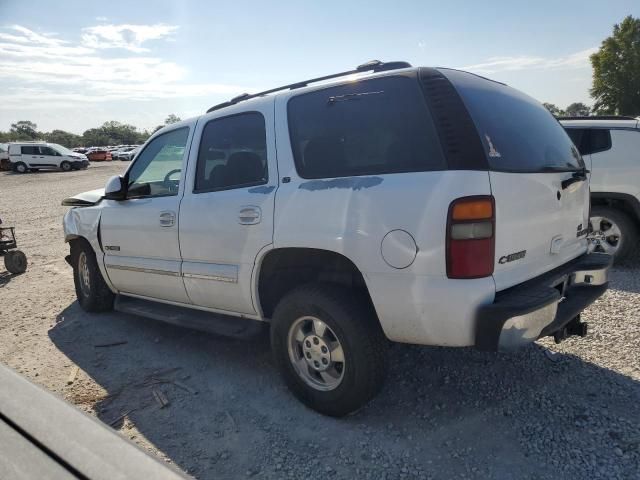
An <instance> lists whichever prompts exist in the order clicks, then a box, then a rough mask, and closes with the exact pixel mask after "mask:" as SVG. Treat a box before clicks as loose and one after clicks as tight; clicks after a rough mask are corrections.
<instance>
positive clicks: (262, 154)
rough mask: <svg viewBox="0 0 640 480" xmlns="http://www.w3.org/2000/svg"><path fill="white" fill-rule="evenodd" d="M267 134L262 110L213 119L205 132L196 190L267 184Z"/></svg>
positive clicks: (203, 190)
mask: <svg viewBox="0 0 640 480" xmlns="http://www.w3.org/2000/svg"><path fill="white" fill-rule="evenodd" d="M267 178H268V176H267V134H266V130H265V124H264V117H263V116H262V115H261V114H260V113H258V112H250V113H242V114H240V115H234V116H231V117H225V118H219V119H215V120H211V121H210V122H209V123H207V124H206V125H205V127H204V130H203V131H202V139H201V140H200V149H199V150H198V165H197V168H196V183H195V188H194V192H196V193H198V192H211V191H215V190H228V189H230V188H240V187H250V186H254V185H262V184H264V183H267Z"/></svg>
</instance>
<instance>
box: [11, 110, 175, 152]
mask: <svg viewBox="0 0 640 480" xmlns="http://www.w3.org/2000/svg"><path fill="white" fill-rule="evenodd" d="M179 121H181V119H180V117H178V116H177V115H174V114H171V115H169V116H168V117H167V118H166V119H165V121H164V124H162V125H158V126H157V127H156V128H154V129H153V130H151V131H149V130H138V129H137V127H135V126H133V125H129V124H126V123H120V122H117V121H115V120H111V121H108V122H104V123H103V124H102V125H101V126H100V127H97V128H90V129H88V130H85V131H84V133H83V134H82V135H77V134H75V133H71V132H67V131H64V130H52V131H50V132H41V131H39V130H38V125H36V124H35V123H33V122H31V121H29V120H20V121H17V122H16V123H12V124H11V129H10V130H9V131H8V132H2V131H0V143H6V142H15V141H25V140H27V141H38V140H40V141H46V142H50V143H58V144H60V145H64V146H65V147H67V148H74V147H81V146H83V147H103V146H106V145H138V144H142V143H144V142H145V141H146V140H147V138H149V137H150V136H151V135H152V134H153V133H154V132H156V131H157V130H159V129H161V128H162V127H164V126H165V125H170V124H172V123H176V122H179Z"/></svg>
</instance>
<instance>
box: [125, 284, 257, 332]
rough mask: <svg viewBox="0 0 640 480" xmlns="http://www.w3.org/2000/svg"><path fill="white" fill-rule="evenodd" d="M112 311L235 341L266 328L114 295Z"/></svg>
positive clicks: (219, 316) (185, 308) (240, 319)
mask: <svg viewBox="0 0 640 480" xmlns="http://www.w3.org/2000/svg"><path fill="white" fill-rule="evenodd" d="M114 309H115V310H117V311H118V312H122V313H129V314H131V315H137V316H140V317H145V318H151V319H153V320H159V321H161V322H165V323H170V324H172V325H177V326H179V327H185V328H192V329H194V330H200V331H203V332H208V333H213V334H215V335H222V336H225V337H231V338H238V339H248V338H252V337H255V336H257V335H259V334H260V333H261V332H263V331H264V330H265V329H266V328H267V327H268V325H267V323H266V322H261V321H258V320H252V319H248V318H242V317H232V316H230V315H222V314H219V313H211V312H205V311H203V310H195V309H193V308H187V307H178V306H176V305H169V304H166V303H160V302H153V301H151V300H143V299H139V298H133V297H127V296H124V295H117V296H116V301H115V305H114Z"/></svg>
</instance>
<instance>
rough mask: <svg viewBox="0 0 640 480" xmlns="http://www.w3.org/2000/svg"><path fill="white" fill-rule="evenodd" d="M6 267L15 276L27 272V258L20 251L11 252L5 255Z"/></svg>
mask: <svg viewBox="0 0 640 480" xmlns="http://www.w3.org/2000/svg"><path fill="white" fill-rule="evenodd" d="M4 266H5V267H6V269H7V271H8V272H10V273H13V274H19V273H24V272H26V271H27V256H26V255H25V254H24V253H23V252H22V251H20V250H10V251H8V252H6V253H5V254H4Z"/></svg>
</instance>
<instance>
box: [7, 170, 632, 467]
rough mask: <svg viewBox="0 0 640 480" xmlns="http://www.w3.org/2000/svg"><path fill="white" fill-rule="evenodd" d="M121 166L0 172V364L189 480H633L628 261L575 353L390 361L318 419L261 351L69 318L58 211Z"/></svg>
mask: <svg viewBox="0 0 640 480" xmlns="http://www.w3.org/2000/svg"><path fill="white" fill-rule="evenodd" d="M125 166H126V164H125V163H124V162H112V163H105V164H92V165H91V167H90V168H89V169H88V170H87V171H80V172H71V173H62V172H40V173H36V174H28V175H17V174H12V173H7V172H0V217H1V218H2V219H3V220H4V221H5V223H7V224H13V225H15V226H16V227H17V235H18V239H19V242H20V244H21V247H22V249H23V250H24V251H25V253H26V254H27V256H28V259H29V262H30V266H29V270H28V271H27V273H25V274H24V275H21V276H10V275H8V274H7V273H6V272H4V271H3V270H0V361H1V362H2V363H5V364H7V365H9V366H10V367H12V368H14V369H16V370H17V371H18V372H21V373H22V374H24V375H25V376H27V377H28V378H30V379H31V380H33V381H35V382H37V383H39V384H41V385H43V386H45V387H46V388H48V389H49V390H52V391H54V392H57V393H58V394H59V395H62V396H64V397H65V398H66V399H67V400H68V401H69V402H72V403H74V404H75V405H77V406H78V407H80V408H81V409H83V410H85V411H87V412H90V413H92V414H94V415H96V416H97V417H98V418H100V419H101V420H102V421H103V422H105V423H107V424H111V425H112V426H113V427H114V428H115V429H117V430H119V431H120V432H121V433H122V435H124V436H125V437H127V438H130V439H132V440H133V441H134V442H136V443H138V444H139V445H141V446H143V447H144V448H147V449H148V450H150V451H151V452H153V453H155V454H157V455H158V456H160V457H162V458H163V459H165V460H166V461H167V462H173V463H175V464H176V465H177V466H178V467H179V468H181V469H183V470H184V471H186V472H188V473H190V474H192V475H193V476H195V477H197V478H203V479H209V478H210V479H213V478H216V479H227V478H244V477H255V478H274V479H275V478H278V479H280V478H318V479H319V478H323V479H326V478H375V479H383V478H387V479H396V478H407V479H410V478H438V479H449V478H483V479H485V478H532V479H534V478H535V479H544V478H567V479H573V478H575V479H584V478H636V479H640V383H639V382H640V273H639V272H640V262H634V263H633V264H631V265H629V266H627V267H625V268H618V269H616V270H615V271H614V272H613V279H612V283H611V287H612V288H611V290H610V291H609V292H608V293H607V294H606V295H605V296H604V297H603V298H601V299H600V300H599V301H598V302H597V303H596V304H595V305H593V306H592V307H591V308H590V309H589V310H588V311H587V312H585V314H584V315H583V317H584V320H585V321H587V322H589V323H590V327H591V330H590V333H589V335H588V337H587V338H586V339H570V340H568V341H566V342H564V343H563V344H561V345H558V346H557V345H554V344H553V343H552V342H550V341H547V340H544V341H541V342H539V343H537V344H536V345H534V346H531V347H530V348H527V349H524V350H522V351H519V352H517V353H514V354H509V355H506V354H505V355H503V354H489V353H481V352H476V351H473V350H471V349H446V348H425V347H414V346H407V345H394V346H393V347H392V348H391V350H390V352H389V353H390V354H389V361H390V375H389V378H388V380H387V383H386V387H385V388H384V390H383V391H382V393H381V394H380V396H379V397H377V398H376V399H375V400H374V401H373V402H372V403H371V404H370V405H369V406H368V407H366V408H365V409H364V410H362V411H361V412H359V413H357V414H355V415H352V416H350V417H347V418H345V419H342V420H335V419H331V418H325V417H322V416H320V415H318V414H316V413H315V412H313V411H310V410H308V409H306V408H305V407H303V406H302V405H301V404H300V403H298V402H297V401H296V400H295V399H294V398H293V397H292V396H291V395H290V394H289V393H288V392H287V391H286V389H285V387H284V385H283V383H282V381H281V380H280V378H279V377H278V375H277V372H276V371H275V369H274V367H273V365H272V362H271V357H270V352H269V345H268V340H267V339H266V338H259V339H256V340H253V341H237V340H229V339H225V338H221V337H216V336H213V335H207V334H203V333H199V332H193V331H189V330H185V329H180V328H177V327H173V326H170V325H165V324H161V323H157V322H153V321H151V320H145V319H141V318H137V317H134V316H129V315H123V314H115V313H113V314H100V315H94V314H87V313H84V312H83V311H81V310H80V308H79V307H78V305H77V303H76V302H75V295H74V291H73V281H72V275H71V269H70V268H69V267H68V266H67V264H66V263H65V262H64V260H63V258H64V256H65V255H66V254H67V246H66V245H65V243H64V241H63V234H62V227H61V219H62V216H63V214H64V212H65V210H66V208H65V207H62V206H60V201H61V200H62V199H63V198H64V197H66V196H69V195H72V194H74V193H78V192H81V191H85V190H90V189H93V188H98V187H101V186H103V185H104V182H105V180H106V179H107V178H108V177H109V176H110V175H113V174H116V173H119V172H120V171H122V170H123V169H124V168H125ZM443 321H446V319H443ZM119 341H126V342H127V343H126V344H122V345H116V346H111V347H96V346H95V345H98V344H106V343H114V342H116V343H117V342H119ZM76 366H78V367H79V368H80V371H79V373H78V374H77V377H76V378H75V380H73V381H72V382H71V383H68V381H69V379H70V374H71V376H73V375H72V372H73V370H74V368H75V367H76ZM0 388H1V387H0ZM153 389H159V390H161V391H162V392H163V393H164V394H165V395H166V397H167V398H168V399H169V401H170V404H169V405H168V406H166V407H165V408H160V407H159V406H158V404H157V402H156V401H155V400H154V396H153V393H152V390H153ZM42 414H43V415H46V412H42Z"/></svg>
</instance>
